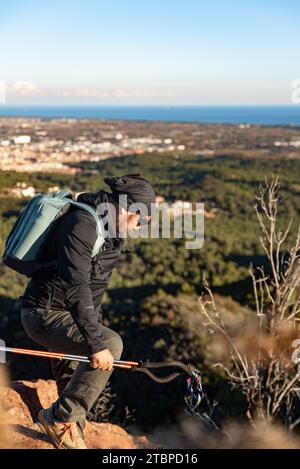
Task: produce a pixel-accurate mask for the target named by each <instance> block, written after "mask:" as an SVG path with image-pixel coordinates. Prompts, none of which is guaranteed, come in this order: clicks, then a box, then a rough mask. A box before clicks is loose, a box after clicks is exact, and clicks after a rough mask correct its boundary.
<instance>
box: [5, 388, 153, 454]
mask: <svg viewBox="0 0 300 469" xmlns="http://www.w3.org/2000/svg"><path fill="white" fill-rule="evenodd" d="M57 398H58V395H57V388H56V384H55V382H54V381H52V380H48V381H44V380H41V379H39V380H37V381H15V382H13V383H11V387H10V388H9V387H5V386H2V387H0V399H1V402H2V404H3V408H4V414H3V415H2V417H1V419H0V420H1V421H0V424H3V425H4V424H5V423H9V424H14V425H9V427H8V429H7V430H8V438H7V441H8V444H7V443H6V444H5V447H8V448H28V449H50V448H52V449H54V446H53V445H52V444H51V443H50V441H49V439H48V437H47V436H46V435H45V434H44V433H42V432H41V431H40V429H39V427H38V425H36V424H35V423H33V422H34V421H35V419H36V416H37V413H38V411H39V410H40V409H42V408H47V407H50V405H51V404H52V403H53V402H54V401H56V400H57ZM0 432H1V428H0ZM86 444H87V447H88V448H89V449H135V448H150V447H152V445H151V444H150V442H149V441H148V439H147V438H146V437H143V436H138V437H137V436H133V435H130V434H129V433H128V432H127V431H126V430H124V429H123V428H121V427H119V426H118V425H112V424H109V423H95V422H88V423H87V428H86Z"/></svg>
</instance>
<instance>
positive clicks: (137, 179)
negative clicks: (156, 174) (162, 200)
mask: <svg viewBox="0 0 300 469" xmlns="http://www.w3.org/2000/svg"><path fill="white" fill-rule="evenodd" d="M104 182H105V183H106V184H107V185H108V186H109V187H110V189H111V191H112V196H113V197H114V198H115V200H117V201H118V203H119V204H120V205H121V206H122V207H123V208H125V209H126V210H129V211H130V205H131V204H136V203H142V204H144V205H145V206H146V207H147V210H148V214H151V204H153V203H155V201H156V196H155V192H154V189H153V187H152V185H151V184H150V182H149V181H148V180H147V179H146V178H144V177H143V176H141V175H140V174H127V175H125V176H121V177H106V178H105V179H104ZM122 194H125V195H126V196H127V204H126V206H124V204H123V201H122V198H120V195H122ZM131 211H133V212H136V210H131Z"/></svg>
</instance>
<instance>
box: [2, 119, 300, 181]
mask: <svg viewBox="0 0 300 469" xmlns="http://www.w3.org/2000/svg"><path fill="white" fill-rule="evenodd" d="M185 151H190V152H191V151H192V152H198V153H202V154H204V155H207V156H208V157H213V156H214V155H216V154H220V153H222V154H224V155H226V154H229V153H230V154H232V153H237V152H239V153H241V152H246V154H247V157H251V155H253V156H256V157H257V156H259V155H261V156H262V157H270V158H274V157H275V158H276V157H278V156H279V157H280V158H282V157H284V158H300V128H299V127H275V126H273V127H260V126H250V125H248V124H240V125H223V124H222V125H221V124H220V125H212V124H210V125H204V124H191V123H188V124H181V123H165V122H133V121H129V122H128V121H101V120H76V119H51V120H46V119H38V118H32V119H30V118H4V117H3V118H0V170H2V171H17V172H50V173H51V172H55V173H69V174H72V173H76V172H77V171H80V169H79V168H78V167H76V163H77V164H78V163H79V162H82V161H92V162H95V161H96V162H98V161H101V160H104V159H107V158H118V157H122V156H125V155H133V154H145V153H147V154H149V155H150V154H151V153H162V154H163V153H165V152H176V153H177V154H178V155H180V153H181V152H185Z"/></svg>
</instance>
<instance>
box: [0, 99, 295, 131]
mask: <svg viewBox="0 0 300 469" xmlns="http://www.w3.org/2000/svg"><path fill="white" fill-rule="evenodd" d="M0 117H28V118H41V119H46V120H49V119H84V120H87V119H88V120H89V119H91V120H124V121H158V122H173V123H174V122H178V123H198V124H233V125H234V124H236V125H238V124H249V125H263V126H267V125H269V126H286V125H288V126H297V127H298V126H300V105H295V104H294V105H231V106H229V105H228V106H218V105H209V106H198V105H187V106H185V105H160V106H158V105H122V106H120V105H114V104H112V105H107V106H103V105H71V104H68V105H41V104H35V105H30V104H28V105H27V104H22V105H6V104H2V105H0Z"/></svg>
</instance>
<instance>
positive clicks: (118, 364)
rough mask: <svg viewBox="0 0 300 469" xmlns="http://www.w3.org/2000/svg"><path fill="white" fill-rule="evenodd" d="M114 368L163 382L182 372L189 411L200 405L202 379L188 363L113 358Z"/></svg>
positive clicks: (77, 357) (56, 356)
mask: <svg viewBox="0 0 300 469" xmlns="http://www.w3.org/2000/svg"><path fill="white" fill-rule="evenodd" d="M0 351H2V352H8V353H14V354H20V355H29V356H32V357H41V358H52V359H55V360H69V361H77V362H82V363H90V360H89V358H88V357H87V356H82V355H71V354H64V353H57V352H47V351H42V350H31V349H22V348H11V347H3V346H0ZM113 366H114V368H123V369H125V370H130V371H139V372H142V373H145V374H146V375H147V376H148V377H149V378H151V379H152V380H153V381H155V382H156V383H160V384H165V383H169V382H171V381H173V380H174V379H176V378H178V377H179V376H180V374H181V373H182V372H184V373H185V374H186V375H187V393H186V396H185V402H186V404H187V407H188V409H189V411H190V412H191V413H192V415H195V411H196V408H197V407H198V406H199V405H200V403H201V401H202V400H203V397H204V393H203V389H202V379H201V373H200V371H198V370H196V369H194V368H192V367H191V366H189V365H185V364H184V363H182V362H179V361H166V362H155V363H153V362H150V361H146V362H142V361H138V362H136V361H124V360H115V361H114V363H113ZM170 367H173V368H174V367H175V368H179V369H181V373H178V372H175V373H171V374H170V375H168V376H163V377H162V376H157V375H155V374H154V373H153V372H152V371H150V369H151V368H152V369H153V368H156V369H158V368H170Z"/></svg>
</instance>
